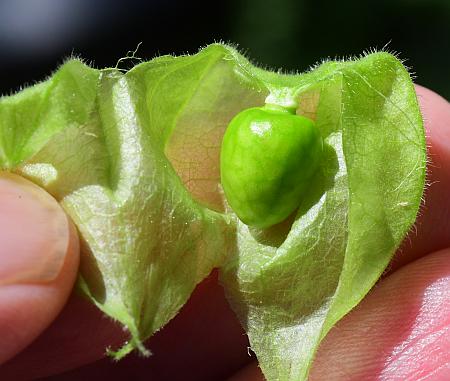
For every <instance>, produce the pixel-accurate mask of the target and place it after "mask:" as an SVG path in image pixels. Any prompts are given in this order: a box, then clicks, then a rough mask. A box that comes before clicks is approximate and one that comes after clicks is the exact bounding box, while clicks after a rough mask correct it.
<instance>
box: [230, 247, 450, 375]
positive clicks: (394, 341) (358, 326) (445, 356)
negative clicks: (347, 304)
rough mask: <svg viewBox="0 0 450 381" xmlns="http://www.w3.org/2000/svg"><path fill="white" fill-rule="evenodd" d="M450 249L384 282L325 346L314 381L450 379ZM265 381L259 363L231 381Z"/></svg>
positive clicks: (422, 260) (343, 320) (331, 334)
mask: <svg viewBox="0 0 450 381" xmlns="http://www.w3.org/2000/svg"><path fill="white" fill-rule="evenodd" d="M449 255H450V249H445V250H443V251H439V252H436V253H433V254H431V255H428V256H426V257H424V258H421V259H418V260H417V261H415V262H413V263H411V264H409V265H407V266H405V267H403V268H401V269H399V270H398V271H397V272H395V273H393V274H392V275H390V276H388V277H387V278H385V279H384V280H382V281H381V282H380V283H379V284H378V286H377V287H376V288H374V289H373V290H372V291H371V293H370V294H369V295H368V296H367V297H366V298H365V299H364V300H363V301H362V302H361V304H360V305H359V306H358V307H357V308H356V309H355V310H354V311H352V312H351V313H350V314H348V315H347V316H346V317H344V318H343V319H342V320H341V321H340V322H339V323H338V324H337V325H336V326H335V327H334V328H333V329H332V330H331V332H330V333H329V335H328V336H327V337H326V338H325V339H324V341H323V343H322V344H321V346H320V348H319V351H318V353H317V356H316V359H315V361H314V363H313V367H312V369H311V373H310V377H309V380H310V381H322V380H333V381H360V380H365V381H380V380H386V381H387V380H389V381H396V380H398V381H419V380H427V381H443V380H449V379H450V261H448V258H449ZM244 380H245V381H263V380H264V377H263V376H262V374H261V372H260V370H259V368H258V367H257V365H256V363H253V364H251V365H249V366H248V367H247V368H246V369H243V370H242V371H241V372H240V373H238V374H236V375H235V376H233V377H232V378H230V379H229V381H244Z"/></svg>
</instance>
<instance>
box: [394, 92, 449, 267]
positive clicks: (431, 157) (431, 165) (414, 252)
mask: <svg viewBox="0 0 450 381" xmlns="http://www.w3.org/2000/svg"><path fill="white" fill-rule="evenodd" d="M416 92H417V97H418V100H419V104H420V108H421V111H422V115H423V118H424V122H425V132H426V136H427V145H428V166H427V187H426V189H425V194H424V198H423V199H424V202H423V203H422V205H421V208H420V211H419V216H418V220H417V222H416V223H415V225H414V227H413V228H412V229H411V231H410V233H409V235H408V237H407V238H406V239H405V240H404V242H403V245H402V247H401V248H400V250H399V251H398V252H397V255H396V256H395V257H394V260H393V261H392V263H391V266H390V271H391V272H392V271H394V270H395V269H397V268H399V267H401V266H403V265H404V264H406V263H409V262H411V261H413V260H414V259H416V258H419V257H421V256H423V255H426V254H428V253H430V252H433V251H437V250H441V249H444V248H446V247H449V246H450V219H449V218H448V216H449V215H450V197H448V194H449V192H450V103H449V102H448V101H447V100H445V99H444V98H442V97H441V96H440V95H438V94H436V93H434V92H433V91H431V90H428V89H426V88H424V87H421V86H416Z"/></svg>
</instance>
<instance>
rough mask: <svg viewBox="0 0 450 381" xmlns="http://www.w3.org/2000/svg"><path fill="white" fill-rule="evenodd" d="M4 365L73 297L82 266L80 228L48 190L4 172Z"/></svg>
mask: <svg viewBox="0 0 450 381" xmlns="http://www.w3.org/2000/svg"><path fill="white" fill-rule="evenodd" d="M0 242H1V245H0V264H1V266H0V267H1V268H2V270H1V271H0V337H2V340H1V345H0V363H3V362H5V361H6V360H8V359H10V358H11V357H13V356H14V355H15V354H17V353H18V352H19V351H20V350H22V349H23V348H25V347H26V346H27V345H28V344H29V343H31V342H32V341H33V340H34V339H35V338H36V337H37V336H38V335H39V334H40V333H41V332H42V331H43V330H44V329H45V328H46V327H48V325H49V324H50V323H51V322H52V321H53V320H54V319H55V317H56V316H57V315H58V313H59V312H60V310H61V309H62V307H63V306H64V304H65V302H66V300H67V299H68V297H69V295H70V292H71V289H72V287H73V284H74V282H75V279H76V274H77V271H78V264H79V246H78V236H77V232H76V229H75V227H74V226H73V224H72V222H71V221H70V219H69V218H68V217H67V215H66V214H65V213H64V211H63V210H62V208H61V207H60V206H59V204H58V203H57V202H56V200H54V199H53V198H52V197H51V196H50V195H49V194H48V193H46V192H45V191H44V190H43V189H41V188H39V187H37V186H36V185H34V184H33V183H31V182H29V181H28V180H25V179H23V178H21V177H19V176H17V175H13V174H6V173H1V174H0Z"/></svg>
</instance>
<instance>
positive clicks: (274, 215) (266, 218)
mask: <svg viewBox="0 0 450 381" xmlns="http://www.w3.org/2000/svg"><path fill="white" fill-rule="evenodd" d="M322 150H323V143H322V138H321V136H320V133H319V131H318V129H317V128H316V127H315V125H314V122H313V121H312V120H310V119H308V118H305V117H303V116H299V115H295V113H294V111H293V110H289V109H285V108H282V107H279V106H270V105H266V106H264V107H255V108H250V109H246V110H243V111H241V112H240V113H239V114H237V115H236V116H235V117H234V118H233V120H232V121H231V122H230V124H229V126H228V128H227V130H226V132H225V135H224V137H223V142H222V149H221V155H220V171H221V182H222V186H223V189H224V192H225V195H226V197H227V200H228V203H229V205H230V206H231V208H232V209H233V211H234V212H235V213H236V214H237V216H238V217H239V219H240V220H241V221H243V222H244V223H245V224H247V225H250V226H255V227H259V228H267V227H269V226H272V225H275V224H277V223H279V222H281V221H283V220H285V219H286V218H287V217H288V216H289V215H290V214H291V213H292V212H293V211H294V210H295V209H296V208H297V207H298V206H299V204H300V202H301V201H302V198H303V197H304V195H305V193H306V192H307V191H308V187H309V184H310V181H311V178H312V177H313V175H314V173H315V172H316V170H317V167H318V165H319V161H320V158H321V156H322Z"/></svg>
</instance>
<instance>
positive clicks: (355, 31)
mask: <svg viewBox="0 0 450 381" xmlns="http://www.w3.org/2000/svg"><path fill="white" fill-rule="evenodd" d="M218 40H222V41H228V42H233V43H237V44H239V46H240V47H241V49H242V50H243V51H245V52H246V53H247V54H248V56H249V57H251V58H252V59H253V60H254V61H256V62H258V63H260V64H262V65H264V66H268V67H271V68H274V69H278V68H284V69H289V70H300V71H302V70H306V69H307V68H308V67H309V66H311V65H312V64H314V63H315V62H317V61H319V60H321V59H322V58H325V57H331V58H333V57H342V56H348V55H353V54H359V53H361V52H362V51H363V50H365V49H369V48H382V47H383V46H385V45H386V44H388V48H389V49H390V50H393V51H396V52H398V53H399V54H400V57H401V58H404V59H407V61H406V64H407V65H408V66H410V67H411V68H412V70H413V71H414V72H415V73H416V76H417V80H416V81H417V82H418V83H420V84H423V85H425V86H428V87H430V88H431V89H433V90H435V91H437V92H439V93H441V94H442V95H443V96H445V97H446V98H447V99H449V98H450V81H449V80H450V0H377V1H364V0H348V1H326V0H231V1H222V2H221V1H213V2H209V3H200V2H195V1H177V0H147V1H144V0H142V1H140V0H127V1H114V0H97V1H96V0H0V73H1V76H0V79H1V80H0V93H2V94H8V93H10V92H11V91H15V90H17V89H18V88H20V87H21V86H23V85H24V84H31V83H34V82H35V81H38V80H42V79H44V78H45V77H46V76H48V75H49V74H50V73H51V72H52V71H53V70H54V69H55V68H57V66H58V65H59V64H60V63H61V62H63V61H64V59H65V58H66V57H68V56H70V55H71V54H75V55H79V56H81V57H83V58H84V59H86V60H87V61H88V62H90V63H91V64H92V65H94V66H96V67H105V66H114V65H115V64H116V62H117V60H118V59H119V58H120V57H123V56H125V55H126V53H127V51H129V50H134V48H135V47H136V46H137V44H138V43H139V42H142V45H141V47H140V49H139V52H138V56H140V57H142V58H144V59H150V58H152V57H154V56H155V55H160V54H182V53H195V52H196V51H197V50H198V48H199V47H201V46H204V45H206V44H208V43H211V42H213V41H218Z"/></svg>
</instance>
